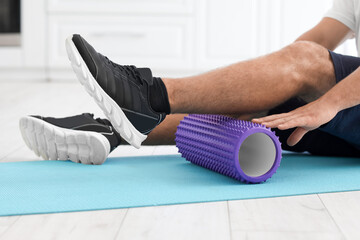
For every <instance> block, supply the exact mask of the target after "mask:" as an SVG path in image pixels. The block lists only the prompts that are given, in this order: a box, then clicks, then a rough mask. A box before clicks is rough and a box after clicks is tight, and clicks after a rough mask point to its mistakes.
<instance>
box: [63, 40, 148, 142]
mask: <svg viewBox="0 0 360 240" xmlns="http://www.w3.org/2000/svg"><path fill="white" fill-rule="evenodd" d="M65 45H66V51H67V55H68V57H69V60H70V62H71V66H72V68H73V70H74V72H75V74H76V76H77V78H78V80H79V81H80V83H81V84H82V85H83V86H84V87H85V90H86V91H87V92H88V93H89V94H90V96H92V97H93V99H94V100H95V102H96V103H97V104H98V105H99V107H100V108H101V109H102V111H103V112H104V114H105V116H106V117H107V118H108V119H109V120H110V122H111V124H112V125H113V127H114V128H115V130H116V131H118V132H119V134H120V135H121V137H122V138H123V139H124V140H125V141H127V142H128V143H129V144H131V145H132V146H134V147H136V148H140V146H141V143H142V142H143V141H144V140H145V139H146V138H147V136H146V135H144V134H142V133H141V132H139V131H138V130H137V129H136V128H135V127H134V126H133V125H132V123H131V122H130V121H129V120H128V119H127V117H126V115H125V113H124V112H123V111H122V110H121V108H120V107H119V105H117V103H116V102H115V101H114V100H113V99H112V98H111V97H109V95H107V93H106V92H105V91H104V90H103V89H102V88H101V87H100V85H99V84H98V83H97V82H96V80H95V79H94V77H93V76H92V74H91V72H90V70H89V69H88V67H87V65H86V64H85V62H84V60H83V59H82V57H81V55H80V53H79V51H78V50H77V48H76V47H75V44H74V42H73V41H72V36H70V37H68V38H67V39H66V44H65Z"/></svg>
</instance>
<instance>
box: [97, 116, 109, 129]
mask: <svg viewBox="0 0 360 240" xmlns="http://www.w3.org/2000/svg"><path fill="white" fill-rule="evenodd" d="M95 121H97V122H98V123H100V124H104V125H107V126H111V127H112V124H111V122H110V121H109V120H107V119H105V118H96V119H95Z"/></svg>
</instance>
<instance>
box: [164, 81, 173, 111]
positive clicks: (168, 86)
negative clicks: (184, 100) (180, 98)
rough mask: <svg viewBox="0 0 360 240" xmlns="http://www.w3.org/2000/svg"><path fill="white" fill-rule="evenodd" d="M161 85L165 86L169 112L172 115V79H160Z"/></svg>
mask: <svg viewBox="0 0 360 240" xmlns="http://www.w3.org/2000/svg"><path fill="white" fill-rule="evenodd" d="M162 80H163V83H164V85H165V88H166V90H167V94H168V99H169V105H170V111H171V113H174V112H175V111H174V110H175V104H174V93H175V91H174V86H173V82H174V79H171V78H162Z"/></svg>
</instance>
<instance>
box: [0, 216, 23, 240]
mask: <svg viewBox="0 0 360 240" xmlns="http://www.w3.org/2000/svg"><path fill="white" fill-rule="evenodd" d="M20 218H21V216H18V217H17V218H16V220H15V221H14V222H13V223H11V224H10V226H9V227H7V228H6V230H5V231H4V232H3V233H2V234H1V235H0V238H2V237H3V236H4V235H5V234H6V232H7V231H9V230H10V229H11V227H12V226H13V225H14V224H15V223H16V222H17V221H19V219H20Z"/></svg>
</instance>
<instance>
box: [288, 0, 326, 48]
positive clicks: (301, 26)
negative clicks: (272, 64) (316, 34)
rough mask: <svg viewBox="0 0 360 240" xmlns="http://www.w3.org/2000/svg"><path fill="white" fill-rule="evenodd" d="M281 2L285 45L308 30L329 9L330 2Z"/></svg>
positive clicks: (299, 0)
mask: <svg viewBox="0 0 360 240" xmlns="http://www.w3.org/2000/svg"><path fill="white" fill-rule="evenodd" d="M282 1H283V11H282V12H283V14H282V15H283V16H282V18H283V19H282V25H283V26H282V28H283V30H282V31H283V36H284V37H283V41H282V45H287V44H290V43H291V42H293V41H294V40H296V38H298V37H299V36H300V35H301V34H303V33H304V32H306V31H308V30H310V29H311V28H312V27H314V26H315V25H316V24H318V23H319V22H320V20H321V19H322V18H323V17H324V14H325V13H326V12H327V11H328V10H329V9H330V8H331V6H332V0H316V1H314V0H296V1H293V0H291V1H289V0H282Z"/></svg>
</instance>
